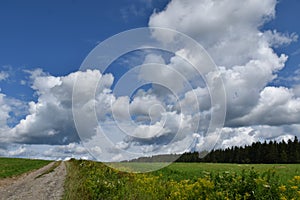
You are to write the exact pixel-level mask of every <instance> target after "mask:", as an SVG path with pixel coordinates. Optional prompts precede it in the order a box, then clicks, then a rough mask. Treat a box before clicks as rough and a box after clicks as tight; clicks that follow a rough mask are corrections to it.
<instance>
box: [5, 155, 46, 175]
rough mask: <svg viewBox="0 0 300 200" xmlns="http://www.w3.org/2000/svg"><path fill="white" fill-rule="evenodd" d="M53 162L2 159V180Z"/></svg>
mask: <svg viewBox="0 0 300 200" xmlns="http://www.w3.org/2000/svg"><path fill="white" fill-rule="evenodd" d="M50 162H51V161H46V160H31V159H20V158H0V179H2V178H7V177H12V176H18V175H20V174H23V173H25V172H28V171H31V170H34V169H38V168H41V167H43V166H45V165H47V164H49V163H50Z"/></svg>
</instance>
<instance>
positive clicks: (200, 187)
mask: <svg viewBox="0 0 300 200" xmlns="http://www.w3.org/2000/svg"><path fill="white" fill-rule="evenodd" d="M138 164H141V165H142V164H144V165H146V164H151V163H138ZM128 167H130V166H129V165H128ZM299 168H300V165H297V164H295V165H290V164H285V165H237V164H207V163H173V164H172V165H170V166H169V167H166V168H164V169H161V170H158V171H155V172H152V173H144V174H142V173H140V174H133V173H125V172H120V171H117V170H114V169H112V168H109V167H107V166H106V165H104V164H102V163H97V162H92V161H83V160H71V161H69V162H68V163H67V172H68V175H67V179H66V182H65V196H64V199H67V200H71V199H143V200H144V199H178V200H179V199H180V200H181V199H293V198H294V199H300V175H299V171H298V169H299Z"/></svg>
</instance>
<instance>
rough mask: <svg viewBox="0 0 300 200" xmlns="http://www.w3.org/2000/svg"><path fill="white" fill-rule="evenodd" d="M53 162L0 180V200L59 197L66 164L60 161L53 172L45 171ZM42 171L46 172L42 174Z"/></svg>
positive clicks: (31, 199)
mask: <svg viewBox="0 0 300 200" xmlns="http://www.w3.org/2000/svg"><path fill="white" fill-rule="evenodd" d="M53 164H54V162H52V163H50V164H48V165H46V166H44V167H42V168H40V169H38V170H35V171H33V172H30V173H28V174H25V175H22V176H20V177H18V178H8V179H3V180H0V200H15V199H20V200H21V199H22V200H51V199H55V200H56V199H57V200H58V199H61V198H62V195H63V192H64V188H63V186H64V181H65V177H66V166H65V163H64V162H61V164H60V165H59V166H58V167H56V168H55V169H54V171H53V172H50V173H47V170H49V169H50V168H51V166H52V165H53ZM44 172H46V174H44V175H42V174H43V173H44ZM41 175H42V176H41ZM39 176H40V177H39Z"/></svg>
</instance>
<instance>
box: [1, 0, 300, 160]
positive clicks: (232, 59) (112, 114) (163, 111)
mask: <svg viewBox="0 0 300 200" xmlns="http://www.w3.org/2000/svg"><path fill="white" fill-rule="evenodd" d="M276 3H277V2H276V0H265V1H258V0H246V1H239V0H218V1H215V0H201V1H198V0H192V1H180V0H172V1H171V2H170V3H169V4H168V5H167V6H166V8H165V10H163V11H161V12H158V13H156V12H154V13H153V14H152V16H151V17H150V19H149V26H150V27H151V26H159V27H167V28H172V29H175V30H177V31H180V32H183V33H185V34H187V35H188V36H190V37H192V38H193V39H195V40H196V41H198V42H199V43H200V44H201V45H203V47H204V48H205V49H206V50H207V51H208V53H209V54H210V55H211V57H212V58H213V60H214V61H215V63H216V65H217V66H218V68H219V71H220V74H221V77H222V79H223V81H224V85H225V89H226V94H227V115H226V120H225V127H224V128H223V129H222V130H219V131H220V132H221V135H219V132H218V133H213V134H210V135H205V134H202V133H203V132H205V130H206V128H207V124H208V123H209V120H210V111H211V109H212V108H210V107H211V102H210V96H209V92H208V90H207V88H206V86H205V85H203V84H204V82H201V81H200V82H201V83H200V84H198V85H200V86H201V87H200V86H199V87H196V88H192V89H189V90H184V89H186V88H184V86H183V84H182V83H180V81H179V80H178V79H176V78H174V77H176V76H175V74H174V71H170V70H166V68H157V71H153V70H152V71H150V72H149V71H148V70H147V68H141V70H140V71H139V77H140V78H141V79H145V80H148V79H149V80H153V79H154V78H156V79H158V80H161V79H163V80H164V81H165V82H166V83H167V85H177V86H178V88H177V90H178V92H181V93H182V98H181V99H179V100H178V101H177V100H176V99H175V98H174V96H172V94H171V93H170V91H168V90H167V89H166V88H163V87H159V86H155V85H154V86H153V87H152V88H151V89H148V90H142V89H141V90H139V91H137V92H136V94H134V96H132V97H129V96H117V95H115V94H113V92H112V89H113V83H114V81H117V80H115V77H114V75H113V74H101V73H100V71H98V70H87V71H78V72H74V73H71V74H68V75H66V76H60V77H55V76H52V75H49V74H47V73H45V72H43V71H42V70H40V69H37V70H34V71H30V72H29V73H30V78H31V87H32V89H33V90H35V92H36V95H37V101H36V102H33V101H32V102H29V103H28V114H27V115H26V117H25V118H24V119H22V120H21V121H20V122H18V123H16V124H15V125H14V126H12V127H11V126H8V120H9V119H10V118H11V114H10V113H11V112H12V110H15V109H13V108H15V107H16V106H13V105H16V104H18V103H19V104H20V102H17V101H13V100H12V99H9V98H7V97H6V96H5V94H0V130H1V132H0V139H1V140H0V141H2V143H3V144H1V143H0V155H1V154H7V155H18V154H19V155H24V151H26V148H28V147H23V146H21V147H19V148H15V149H12V150H11V151H9V150H8V149H7V147H6V145H5V144H7V143H16V144H24V143H25V144H43V145H45V144H52V145H58V146H53V148H50V149H47V150H45V151H43V153H41V154H42V155H40V156H44V157H54V158H59V157H64V156H68V155H72V156H74V155H82V156H87V154H88V152H87V151H86V150H84V149H82V148H81V147H80V138H79V137H78V135H77V134H76V129H75V124H74V120H73V116H72V91H73V85H74V82H75V80H76V79H77V81H80V88H79V89H78V91H79V93H78V97H76V100H77V101H76V105H73V109H75V110H73V111H74V112H85V113H92V112H91V111H92V110H93V109H96V115H97V119H98V122H97V123H100V124H101V125H102V131H105V132H106V133H110V135H108V136H107V137H108V138H109V139H110V140H111V141H113V142H114V143H115V146H116V148H117V149H119V150H118V152H117V153H116V152H115V150H111V154H109V155H107V159H108V158H109V157H110V158H111V157H112V160H122V159H128V158H127V157H123V156H122V155H123V154H122V151H123V150H126V151H133V152H134V151H139V152H143V153H145V155H148V153H150V154H151V153H153V152H156V149H159V148H161V151H160V152H161V153H173V152H178V150H180V149H182V148H181V147H183V146H184V147H188V148H187V149H186V150H191V149H192V150H204V149H210V148H212V147H214V145H215V143H216V142H217V143H216V146H215V147H216V148H226V147H229V146H232V145H247V144H250V143H252V142H254V141H258V140H270V139H277V140H280V139H291V138H292V135H293V134H299V131H300V120H299V119H300V92H299V91H300V89H299V88H300V87H299V85H295V86H293V87H291V88H287V87H274V86H268V84H269V83H271V82H272V81H273V80H274V79H275V78H276V77H277V75H276V74H277V72H278V71H280V70H281V69H283V68H284V67H285V63H286V61H287V59H288V56H287V55H284V54H281V55H277V54H276V53H275V51H274V48H277V47H279V46H281V45H288V44H290V43H291V42H293V41H295V40H297V35H296V34H293V33H292V34H290V35H289V34H282V33H280V32H278V31H276V30H262V29H261V27H263V25H264V23H266V22H268V21H269V20H272V19H273V18H274V17H275V6H276ZM153 36H154V37H155V38H156V39H157V40H158V41H161V42H163V43H166V44H172V42H174V40H176V38H175V37H174V36H173V35H166V34H165V33H163V32H159V31H158V32H153ZM183 54H185V57H189V58H191V59H193V58H195V56H197V55H194V54H193V52H189V51H186V50H185V49H181V50H180V51H178V52H176V55H174V56H172V57H171V58H170V59H169V60H165V59H164V58H163V56H161V55H159V54H158V53H151V54H149V55H147V56H146V57H145V58H144V64H147V63H159V64H164V65H166V66H167V67H168V68H170V69H174V70H176V72H179V73H180V74H183V75H184V77H187V78H189V79H190V80H193V78H194V74H195V71H194V69H193V68H191V67H190V66H189V65H188V63H186V62H185V61H183V60H182V59H180V56H179V55H183ZM204 76H206V78H209V76H210V75H209V74H204ZM5 77H6V76H5V75H4V74H3V73H0V80H1V79H2V80H4V79H5ZM295 77H296V74H295ZM295 77H292V78H295ZM100 78H101V84H99V82H98V81H99V79H100ZM198 81H199V80H198ZM95 85H98V87H97V88H96V91H95V90H94V89H95ZM91 93H95V98H94V99H87V98H86V97H88V96H89V95H88V94H91ZM8 102H11V103H8ZM12 102H14V103H12ZM199 102H200V104H199V105H198V103H199ZM183 110H184V112H183ZM198 110H200V112H198ZM128 113H129V114H130V115H128ZM93 117H94V116H88V117H86V118H81V119H80V123H81V124H82V125H83V129H84V130H85V131H86V135H85V136H84V138H83V139H87V140H88V139H91V138H93V137H96V138H97V135H98V136H99V131H100V130H99V127H97V125H96V123H95V121H94V119H93ZM114 120H117V122H118V123H119V126H117V125H116V124H115V123H114V122H115V121H114ZM133 122H134V123H133ZM120 127H121V129H125V130H127V131H126V132H130V135H125V136H124V134H122V130H120ZM298 136H300V135H298ZM81 139H82V138H81ZM166 144H169V146H168V147H167V148H164V146H165V145H166ZM189 144H192V146H189ZM103 148H105V146H97V145H95V146H94V147H93V149H91V152H92V153H95V155H97V154H101V153H103ZM1 152H2V153H1ZM5 152H6V153H5ZM7 152H8V153H7ZM9 152H10V153H9ZM156 153H157V152H156ZM33 155H36V154H33Z"/></svg>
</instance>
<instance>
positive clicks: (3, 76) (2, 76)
mask: <svg viewBox="0 0 300 200" xmlns="http://www.w3.org/2000/svg"><path fill="white" fill-rule="evenodd" d="M8 77H9V74H8V73H7V72H4V71H1V72H0V81H3V80H6V79H7V78H8Z"/></svg>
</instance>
